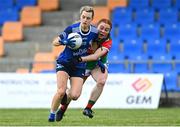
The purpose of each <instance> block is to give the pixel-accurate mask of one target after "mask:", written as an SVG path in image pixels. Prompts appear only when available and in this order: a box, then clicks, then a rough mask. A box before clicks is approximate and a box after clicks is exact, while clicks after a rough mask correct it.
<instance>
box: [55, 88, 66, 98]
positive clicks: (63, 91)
mask: <svg viewBox="0 0 180 127" xmlns="http://www.w3.org/2000/svg"><path fill="white" fill-rule="evenodd" d="M65 92H66V91H65V90H64V89H58V90H57V95H58V97H59V98H63V96H64V95H65Z"/></svg>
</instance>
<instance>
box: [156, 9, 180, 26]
mask: <svg viewBox="0 0 180 127" xmlns="http://www.w3.org/2000/svg"><path fill="white" fill-rule="evenodd" d="M178 14H179V13H178V10H177V9H176V8H163V9H160V10H159V20H158V22H159V23H160V24H161V25H165V24H168V23H171V24H172V23H177V22H178V16H179V15H178Z"/></svg>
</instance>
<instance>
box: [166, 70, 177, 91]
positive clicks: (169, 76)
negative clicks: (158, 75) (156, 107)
mask: <svg viewBox="0 0 180 127" xmlns="http://www.w3.org/2000/svg"><path fill="white" fill-rule="evenodd" d="M164 80H165V81H164V83H165V85H166V89H167V91H171V92H172V91H176V92H178V91H180V87H178V78H177V73H176V72H166V73H164Z"/></svg>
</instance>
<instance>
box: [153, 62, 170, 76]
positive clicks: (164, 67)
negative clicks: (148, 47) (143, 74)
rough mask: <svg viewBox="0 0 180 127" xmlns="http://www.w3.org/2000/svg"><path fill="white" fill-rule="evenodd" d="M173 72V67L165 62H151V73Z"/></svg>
mask: <svg viewBox="0 0 180 127" xmlns="http://www.w3.org/2000/svg"><path fill="white" fill-rule="evenodd" d="M170 71H173V65H172V63H171V62H167V61H153V63H152V66H151V72H153V73H166V72H170Z"/></svg>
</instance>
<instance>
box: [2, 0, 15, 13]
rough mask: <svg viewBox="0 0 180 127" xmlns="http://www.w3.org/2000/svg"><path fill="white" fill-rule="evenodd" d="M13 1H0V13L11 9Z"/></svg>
mask: <svg viewBox="0 0 180 127" xmlns="http://www.w3.org/2000/svg"><path fill="white" fill-rule="evenodd" d="M13 6H14V0H0V11H2V10H7V9H10V8H13Z"/></svg>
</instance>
